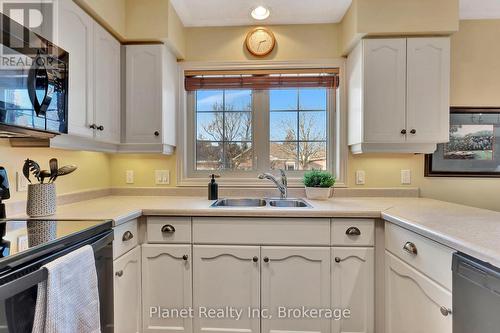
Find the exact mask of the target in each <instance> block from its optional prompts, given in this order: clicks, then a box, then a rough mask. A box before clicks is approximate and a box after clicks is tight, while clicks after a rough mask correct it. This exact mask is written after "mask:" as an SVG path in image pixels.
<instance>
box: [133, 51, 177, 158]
mask: <svg viewBox="0 0 500 333" xmlns="http://www.w3.org/2000/svg"><path fill="white" fill-rule="evenodd" d="M125 49H126V104H127V105H126V116H125V122H126V126H125V145H124V147H123V150H126V151H139V152H148V151H149V152H164V153H170V152H172V151H173V147H174V146H175V112H176V106H177V97H176V96H177V86H178V83H177V81H178V79H179V78H178V72H177V60H176V58H175V57H174V56H173V55H172V54H171V53H170V51H169V50H168V49H167V47H166V46H165V45H161V44H155V45H127V46H126V48H125Z"/></svg>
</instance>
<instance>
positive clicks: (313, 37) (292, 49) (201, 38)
mask: <svg viewBox="0 0 500 333" xmlns="http://www.w3.org/2000/svg"><path fill="white" fill-rule="evenodd" d="M249 30H250V27H215V28H188V29H186V59H185V60H187V61H207V60H208V61H226V60H228V61H240V60H248V59H256V58H255V57H253V56H252V55H251V54H249V53H248V51H247V50H246V48H245V45H244V40H245V36H246V34H247V33H248V31H249ZM272 31H273V33H274V35H275V36H276V41H277V46H276V47H275V49H274V51H273V52H272V53H271V54H270V55H269V56H267V57H266V58H265V59H266V60H298V59H299V60H300V59H325V58H336V57H339V56H340V53H339V49H338V33H339V27H338V24H307V25H276V26H272Z"/></svg>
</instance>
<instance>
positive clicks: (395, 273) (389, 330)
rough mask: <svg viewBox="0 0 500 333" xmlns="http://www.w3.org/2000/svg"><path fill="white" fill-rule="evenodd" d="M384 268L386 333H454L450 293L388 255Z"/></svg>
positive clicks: (387, 253)
mask: <svg viewBox="0 0 500 333" xmlns="http://www.w3.org/2000/svg"><path fill="white" fill-rule="evenodd" d="M385 267H386V268H385V269H386V277H385V279H386V281H385V292H386V299H385V302H386V305H385V306H386V308H385V313H386V322H385V326H386V327H385V332H386V333H451V332H452V317H451V315H449V314H447V313H446V311H444V315H443V313H442V312H441V311H442V309H441V307H443V310H444V309H451V304H452V298H451V293H450V292H449V291H447V290H446V289H444V288H443V287H442V286H440V285H439V284H437V283H436V282H434V281H432V280H431V279H429V278H428V277H426V276H425V275H423V274H421V273H420V272H418V271H417V270H416V269H414V268H412V267H410V266H409V265H407V264H406V263H404V262H402V261H401V260H399V259H398V258H396V257H395V256H393V255H392V254H390V253H389V252H387V251H386V255H385ZM442 269H450V267H442Z"/></svg>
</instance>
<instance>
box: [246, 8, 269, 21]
mask: <svg viewBox="0 0 500 333" xmlns="http://www.w3.org/2000/svg"><path fill="white" fill-rule="evenodd" d="M270 13H271V12H270V11H269V9H268V8H266V7H264V6H257V7H255V8H254V10H252V13H251V15H252V17H253V18H254V19H256V20H259V21H260V20H265V19H266V18H268V17H269V14H270Z"/></svg>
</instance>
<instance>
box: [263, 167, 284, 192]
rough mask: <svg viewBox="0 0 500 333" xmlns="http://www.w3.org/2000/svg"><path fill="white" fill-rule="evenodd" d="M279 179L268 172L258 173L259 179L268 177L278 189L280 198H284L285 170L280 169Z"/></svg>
mask: <svg viewBox="0 0 500 333" xmlns="http://www.w3.org/2000/svg"><path fill="white" fill-rule="evenodd" d="M280 173H281V181H278V179H276V177H275V176H273V175H272V174H270V173H263V174H260V175H259V179H269V180H270V181H272V182H273V183H274V184H275V185H276V187H277V188H278V190H279V191H280V198H281V199H286V198H287V197H288V180H287V178H286V173H285V170H283V169H280Z"/></svg>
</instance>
